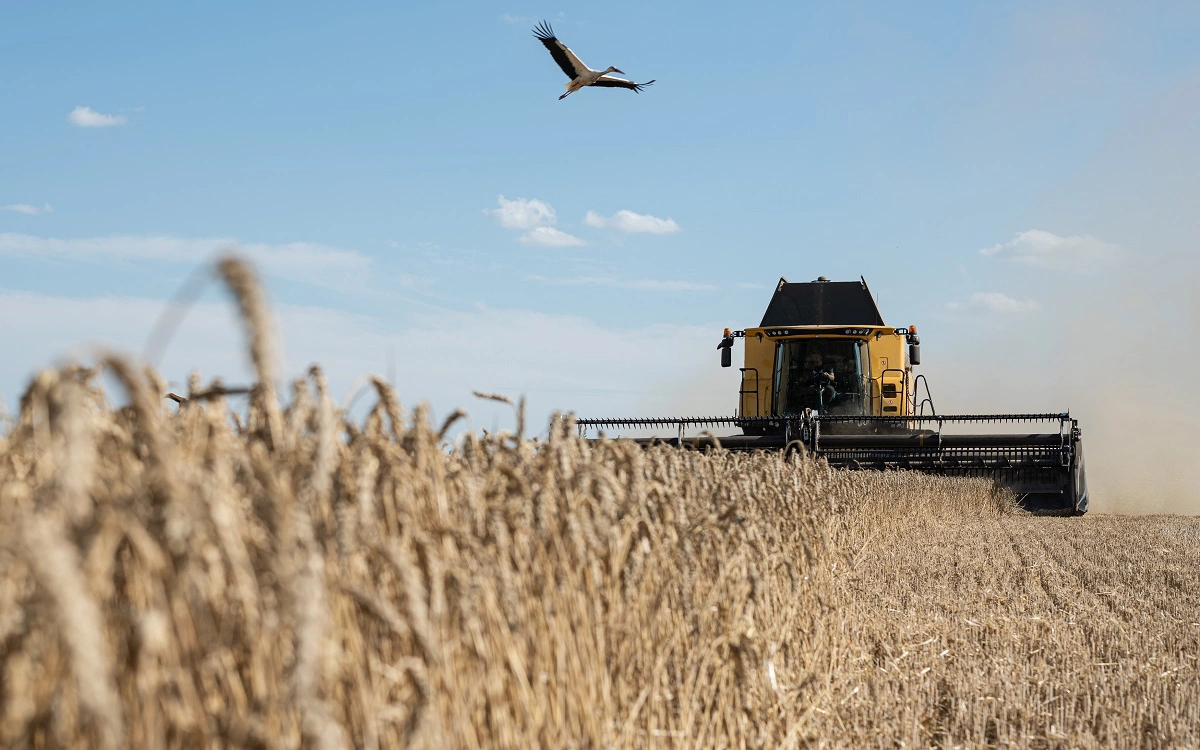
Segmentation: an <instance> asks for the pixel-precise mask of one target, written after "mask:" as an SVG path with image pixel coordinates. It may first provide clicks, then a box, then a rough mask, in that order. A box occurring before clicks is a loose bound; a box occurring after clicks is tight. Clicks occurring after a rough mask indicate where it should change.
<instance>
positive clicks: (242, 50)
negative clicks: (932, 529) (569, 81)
mask: <svg viewBox="0 0 1200 750" xmlns="http://www.w3.org/2000/svg"><path fill="white" fill-rule="evenodd" d="M346 5H347V4H336V5H335V4H314V3H305V4H297V3H256V4H244V3H238V4H234V3H208V4H205V6H204V8H203V11H200V10H197V9H196V8H195V7H190V8H189V7H185V6H181V5H179V4H145V3H142V4H134V3H105V4H95V3H78V2H76V3H57V4H53V5H50V4H44V3H43V4H34V3H23V4H18V3H6V4H5V7H4V19H5V20H4V23H3V24H2V25H0V66H2V67H3V69H4V70H5V71H6V75H5V81H6V94H5V96H4V98H3V103H0V208H3V210H0V320H2V321H3V323H2V325H0V350H2V351H4V352H5V356H4V357H3V359H2V360H0V395H2V398H3V402H4V403H6V404H7V405H8V406H9V408H12V406H13V405H14V403H15V401H16V398H17V396H18V395H19V393H20V392H21V390H23V388H24V385H25V383H26V381H27V379H28V377H29V375H30V374H31V373H32V372H33V371H35V370H36V369H37V368H39V367H41V366H45V365H47V364H50V363H52V362H54V361H58V360H59V359H60V358H62V357H64V356H75V357H85V358H86V356H87V354H88V352H89V351H91V350H90V349H89V348H88V346H89V345H88V344H86V343H81V342H104V343H105V345H108V346H113V347H116V348H118V349H121V350H124V351H129V352H132V353H134V354H140V353H142V352H143V350H144V346H145V338H146V335H147V333H148V331H149V330H150V327H151V326H152V325H153V322H154V320H155V319H156V318H157V316H158V315H159V314H160V313H161V310H162V309H163V308H164V305H165V301H166V300H169V299H170V298H171V297H172V296H173V295H174V294H175V293H176V291H177V290H178V289H179V287H180V285H181V284H182V283H183V280H184V279H185V278H187V276H188V275H189V274H190V273H192V272H193V270H194V269H195V268H196V267H197V266H198V265H199V264H201V263H203V262H205V261H207V260H209V259H211V258H212V257H213V255H214V254H215V253H216V252H217V251H218V250H219V249H220V248H222V247H226V246H229V245H236V246H238V247H240V248H242V250H243V252H244V253H245V254H247V255H249V257H251V258H252V259H254V260H255V261H256V263H257V264H258V266H259V268H260V269H261V270H262V271H263V273H264V275H265V277H266V278H267V281H268V284H269V291H270V295H271V298H272V300H273V301H274V302H275V304H276V314H277V318H278V320H279V323H280V326H281V328H282V330H283V334H284V337H285V342H284V346H285V351H286V369H287V371H288V372H290V373H294V374H298V373H299V372H301V371H302V370H303V368H304V367H306V366H307V364H309V362H312V361H318V362H320V363H322V364H323V365H324V366H325V367H326V369H327V370H329V372H330V375H331V379H332V381H333V383H334V385H335V387H337V388H340V389H341V390H342V391H344V392H348V391H349V390H350V389H351V387H352V385H353V384H354V382H355V378H356V376H358V375H360V374H362V373H364V372H376V373H380V374H390V375H391V376H392V377H393V379H394V381H395V382H396V384H397V386H398V387H399V388H400V391H401V395H402V397H403V398H404V399H405V401H406V402H407V403H409V404H412V403H415V402H416V401H419V400H428V401H430V402H431V403H432V404H433V407H434V410H435V412H437V413H439V414H445V413H447V412H449V411H450V410H452V409H454V408H456V407H458V406H464V405H465V406H467V407H469V408H470V409H471V411H472V413H473V414H474V415H475V417H476V424H477V425H478V426H484V427H488V428H489V429H490V428H493V427H495V426H506V424H505V421H506V419H507V417H505V415H504V414H503V413H502V412H497V411H495V408H494V407H493V406H490V405H487V404H482V403H479V402H477V401H475V400H474V399H472V398H471V396H470V391H471V390H472V389H481V390H489V391H501V392H504V393H508V394H510V395H513V396H516V395H520V394H525V395H527V396H528V397H529V399H530V404H531V410H532V412H533V414H532V417H533V419H534V420H535V422H544V419H545V417H546V416H548V415H549V414H550V413H551V412H552V411H554V410H564V411H567V410H575V411H577V412H579V413H583V414H599V413H603V414H637V413H641V414H644V413H693V414H695V413H727V412H730V411H731V410H732V409H733V405H734V402H735V392H736V382H733V383H731V382H730V376H731V375H734V374H736V371H734V372H733V373H730V372H728V371H722V370H721V369H720V368H719V367H717V354H716V351H715V348H714V347H715V345H716V341H717V339H718V337H719V334H720V330H721V328H723V327H724V326H726V325H729V326H733V327H746V326H751V325H754V324H756V323H757V322H758V319H759V317H760V316H761V312H762V309H763V308H764V307H765V305H766V302H767V299H768V297H769V294H770V288H771V287H772V285H773V284H774V282H775V281H776V279H778V277H780V276H786V277H788V278H789V279H792V280H807V279H811V278H814V277H816V276H817V275H821V274H823V275H826V276H829V277H831V278H834V279H853V278H857V277H858V276H859V275H860V274H861V275H864V276H865V277H866V278H867V280H868V282H869V283H870V285H871V287H872V289H873V290H874V291H875V292H876V293H877V295H878V297H879V302H880V306H881V308H882V309H883V312H884V315H885V318H886V319H887V320H888V321H889V322H894V323H895V324H897V325H907V324H909V323H915V324H916V325H918V327H919V329H920V330H921V333H922V339H923V342H924V347H923V348H924V355H925V361H926V364H925V365H923V368H924V370H925V372H926V374H927V375H928V376H929V377H930V379H931V381H932V384H933V392H934V396H935V399H937V400H939V401H940V402H941V408H942V410H943V411H975V410H980V409H983V408H989V409H990V408H994V409H1004V410H1013V411H1026V410H1043V409H1044V410H1058V409H1062V408H1070V409H1072V411H1073V412H1075V413H1076V414H1079V415H1080V416H1081V417H1082V418H1083V419H1084V420H1085V422H1084V426H1085V430H1088V432H1087V433H1085V434H1096V435H1097V438H1096V440H1095V441H1094V442H1093V443H1092V444H1089V450H1092V448H1091V445H1093V444H1094V445H1096V446H1098V447H1097V448H1096V450H1097V451H1098V452H1100V454H1101V455H1102V456H1104V455H1112V456H1114V457H1115V456H1118V455H1123V454H1122V453H1121V451H1122V450H1124V448H1123V447H1122V444H1121V440H1120V438H1119V436H1120V435H1121V434H1122V429H1123V428H1122V427H1121V426H1120V425H1121V420H1119V419H1117V418H1116V417H1115V416H1114V415H1113V405H1114V404H1116V403H1120V402H1121V401H1122V399H1119V398H1115V397H1114V391H1115V392H1118V393H1140V392H1145V391H1147V390H1149V391H1150V392H1152V393H1153V398H1154V399H1155V401H1156V402H1164V403H1170V404H1172V405H1174V407H1175V408H1174V409H1173V411H1174V412H1175V413H1178V412H1179V410H1180V409H1183V410H1184V411H1185V412H1186V410H1187V409H1191V410H1192V412H1195V407H1194V406H1183V407H1178V404H1180V403H1183V404H1189V403H1192V402H1194V401H1195V399H1194V398H1191V399H1190V400H1189V397H1188V395H1187V391H1186V390H1185V389H1184V388H1183V386H1182V385H1181V383H1182V382H1184V381H1186V379H1187V378H1188V377H1190V378H1192V379H1193V380H1194V378H1195V372H1196V370H1195V366H1196V365H1197V364H1200V362H1198V358H1197V356H1196V355H1195V353H1194V347H1188V346H1180V347H1177V349H1178V351H1179V353H1178V354H1175V355H1172V356H1173V357H1174V359H1173V360H1171V358H1164V357H1163V354H1162V353H1163V352H1164V351H1166V350H1168V349H1169V348H1170V347H1173V346H1176V343H1177V342H1178V340H1179V339H1178V338H1177V337H1178V336H1184V337H1186V336H1190V335H1192V334H1195V333H1198V332H1200V330H1198V329H1200V324H1198V320H1200V309H1198V307H1197V303H1196V302H1195V294H1194V292H1192V291H1191V290H1192V289H1193V288H1194V282H1195V281H1196V280H1197V276H1198V275H1200V274H1197V271H1198V270H1200V268H1198V266H1200V264H1198V263H1197V261H1196V259H1195V247H1196V238H1197V236H1198V231H1200V218H1198V216H1200V212H1197V211H1196V209H1195V207H1196V206H1197V205H1200V190H1197V177H1196V175H1197V174H1200V169H1198V168H1200V137H1198V136H1200V49H1198V48H1197V46H1196V44H1195V40H1196V38H1197V37H1198V34H1200V8H1198V7H1197V6H1196V5H1195V4H1194V3H1183V2H1180V3H1154V4H1135V3H1104V2H1087V3H1084V2H1036V3H1035V2H1028V3H1021V2H1013V3H1003V4H999V3H983V2H976V3H964V2H954V3H950V2H945V3H925V4H902V5H901V4H890V3H889V4H880V3H858V4H853V5H847V4H840V5H835V4H832V3H823V4H817V3H754V4H750V5H746V6H743V7H742V8H739V9H738V10H736V11H734V10H732V6H729V5H728V4H715V3H686V4H685V3H678V2H670V3H668V2H658V3H636V4H635V3H623V2H614V3H606V4H605V5H604V6H603V7H600V6H596V5H580V6H537V5H532V6H530V5H525V6H522V5H507V4H503V3H485V2H462V3H446V4H415V3H408V4H399V3H356V4H353V7H350V8H347V7H344V6H346ZM541 19H546V20H549V21H550V22H551V23H552V24H553V25H554V29H555V31H556V32H557V34H558V36H559V38H560V39H562V40H563V41H564V42H565V43H566V44H567V45H569V46H570V47H571V48H572V49H573V50H574V51H575V52H576V53H577V54H578V55H579V56H580V57H581V58H582V59H583V60H584V61H585V62H587V63H588V64H590V65H591V66H592V67H594V68H603V67H606V66H608V65H610V64H612V65H616V66H617V67H619V68H621V69H622V70H624V71H625V72H626V74H627V75H628V77H630V78H633V79H634V80H637V81H645V80H649V79H656V81H657V82H656V83H655V85H654V86H652V87H650V88H649V89H647V90H646V91H644V92H643V93H641V94H633V93H631V92H628V91H624V90H584V91H581V92H578V93H576V94H573V95H572V96H570V97H568V98H567V99H565V100H563V101H558V99H557V97H558V95H559V94H560V93H562V91H563V88H562V87H563V84H564V83H565V82H566V78H565V77H564V76H563V75H562V73H561V71H559V70H558V69H557V67H556V66H555V65H554V63H553V61H552V60H551V58H550V56H549V54H548V53H547V52H546V51H545V49H544V48H543V47H542V46H541V45H540V44H539V43H538V42H537V41H536V40H535V39H534V38H533V37H532V35H531V33H530V29H531V27H532V26H533V25H534V23H535V22H536V21H538V20H541ZM501 196H503V198H501ZM621 212H624V213H621ZM1164 321H1169V325H1167V326H1165V327H1164V325H1163V323H1164ZM1167 331H1170V333H1168V332H1167ZM1168 360H1169V361H1172V365H1171V367H1170V368H1166V367H1165V366H1164V365H1160V364H1154V365H1143V366H1145V367H1148V369H1149V370H1150V372H1148V373H1147V374H1144V375H1140V376H1136V377H1135V376H1127V375H1126V373H1129V372H1130V368H1129V367H1128V365H1129V364H1131V363H1132V362H1143V363H1145V362H1152V363H1160V362H1164V361H1168ZM157 364H159V366H160V367H161V368H162V369H163V371H164V374H165V375H166V376H167V377H168V378H169V379H170V380H171V381H173V382H181V381H183V380H184V379H185V378H186V375H187V372H188V371H190V370H192V369H198V370H200V371H201V372H202V373H203V374H204V375H206V376H211V375H214V374H223V375H225V377H226V379H227V380H236V379H237V378H238V377H239V375H240V376H244V374H245V372H246V370H245V362H244V355H243V354H242V345H241V339H240V333H239V331H238V329H237V327H236V326H235V325H234V324H233V323H232V321H231V318H230V311H229V309H228V304H227V301H226V300H225V298H224V297H223V295H222V294H221V293H220V292H219V290H217V289H215V288H214V289H211V290H210V291H209V292H208V293H207V294H206V295H205V297H204V298H203V299H202V301H201V302H200V303H199V304H198V305H196V306H195V307H194V308H193V309H192V310H191V312H190V313H189V314H188V316H187V318H186V321H185V323H184V325H183V328H182V329H181V330H180V332H179V333H178V334H177V335H176V336H175V337H174V338H173V339H172V340H171V342H170V344H169V346H168V348H167V350H166V352H165V354H163V355H162V357H161V359H160V360H159V361H158V362H157ZM1186 373H1191V374H1190V375H1188V374H1186ZM1127 377H1128V380H1126V378H1127ZM1147 383H1150V384H1152V387H1149V388H1147V385H1146V384H1147ZM1139 389H1141V390H1140V391H1139ZM1172 419H1174V420H1175V422H1179V423H1180V424H1182V423H1183V422H1184V421H1186V420H1185V419H1184V417H1173V418H1172ZM1175 422H1172V424H1175ZM1171 429H1174V427H1172V428H1171ZM1181 429H1182V428H1181ZM1172 434H1174V433H1172ZM1179 434H1186V433H1184V432H1180V433H1179ZM1106 435H1107V436H1111V439H1109V438H1106V437H1105V436H1106ZM1180 440H1183V441H1185V442H1186V441H1187V440H1190V441H1191V443H1190V445H1191V446H1193V447H1194V446H1195V439H1194V438H1186V437H1185V438H1180V439H1179V440H1176V439H1172V440H1171V441H1170V445H1171V446H1178V444H1179V443H1180ZM1105 446H1108V447H1105ZM1160 447H1162V448H1163V450H1166V449H1167V448H1170V446H1160ZM1171 449H1174V448H1171ZM1106 452H1107V453H1106ZM1162 452H1163V451H1162V450H1159V451H1157V453H1162ZM1130 481H1131V482H1133V480H1130ZM1147 481H1150V480H1148V479H1147V478H1146V477H1145V476H1140V475H1139V477H1138V478H1137V480H1136V482H1133V483H1134V484H1137V483H1138V482H1140V483H1141V484H1145V483H1146V482H1147ZM1182 482H1183V480H1180V481H1179V482H1177V484H1179V485H1180V486H1182ZM1127 484H1128V482H1127ZM1112 486H1114V487H1115V486H1116V480H1115V479H1114V481H1113V483H1112ZM1164 491H1165V490H1164ZM1171 491H1172V492H1176V493H1178V492H1183V491H1184V490H1180V489H1178V488H1176V489H1174V490H1171ZM1198 506H1200V503H1198Z"/></svg>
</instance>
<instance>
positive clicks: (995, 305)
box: [946, 292, 1041, 313]
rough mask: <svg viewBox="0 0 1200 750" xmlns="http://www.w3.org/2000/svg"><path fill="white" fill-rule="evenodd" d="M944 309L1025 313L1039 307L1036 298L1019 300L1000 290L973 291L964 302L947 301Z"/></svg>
mask: <svg viewBox="0 0 1200 750" xmlns="http://www.w3.org/2000/svg"><path fill="white" fill-rule="evenodd" d="M946 309H948V310H954V311H960V312H961V311H969V310H984V311H986V312H992V313H1026V312H1033V311H1034V310H1039V309H1041V305H1039V304H1038V303H1037V300H1031V299H1029V300H1019V299H1013V298H1012V297H1009V296H1008V295H1007V294H1004V293H1002V292H975V293H974V294H972V295H971V299H969V300H967V301H966V302H949V303H947V304H946Z"/></svg>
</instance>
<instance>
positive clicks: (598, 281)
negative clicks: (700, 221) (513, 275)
mask: <svg viewBox="0 0 1200 750" xmlns="http://www.w3.org/2000/svg"><path fill="white" fill-rule="evenodd" d="M529 278H530V280H531V281H540V282H542V283H543V284H552V285H555V286H603V287H609V288H611V289H630V290H633V291H639V292H643V291H644V292H711V291H714V290H715V289H716V288H717V287H716V286H714V285H712V284H704V283H698V282H694V281H674V280H665V279H614V278H612V277H608V276H572V277H569V278H547V277H545V276H530V277H529Z"/></svg>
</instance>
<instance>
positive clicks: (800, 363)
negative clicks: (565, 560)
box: [576, 277, 1088, 514]
mask: <svg viewBox="0 0 1200 750" xmlns="http://www.w3.org/2000/svg"><path fill="white" fill-rule="evenodd" d="M739 338H740V339H743V341H744V342H745V346H744V349H745V362H744V366H743V367H741V368H739V370H740V371H741V374H742V377H741V385H740V387H739V389H738V409H737V414H736V415H735V416H730V417H664V418H618V419H578V420H577V421H576V423H577V424H578V425H579V428H580V430H581V432H585V431H586V430H587V428H599V429H605V430H618V431H622V430H631V429H638V430H645V429H647V428H667V429H670V430H671V433H673V434H670V433H668V434H667V435H664V436H662V437H657V436H655V437H638V438H633V439H634V440H636V441H637V442H639V443H655V442H656V443H666V444H670V445H683V446H686V447H694V448H706V447H714V446H715V445H716V444H717V443H719V444H720V446H721V447H722V448H726V449H728V450H795V449H799V447H800V446H803V448H804V449H806V450H808V451H809V452H811V453H812V454H813V455H815V456H817V457H820V458H824V459H826V460H827V461H829V463H830V464H831V465H833V466H838V467H844V468H848V469H879V470H886V469H909V470H914V471H921V472H926V473H930V474H942V475H948V476H974V477H986V478H990V479H992V480H993V481H994V482H995V483H996V484H998V485H1001V486H1004V487H1008V488H1009V489H1011V490H1012V491H1013V492H1014V493H1015V494H1016V495H1017V497H1018V498H1019V500H1020V502H1021V504H1022V505H1024V506H1025V507H1027V508H1029V509H1030V510H1037V511H1053V512H1060V513H1073V514H1082V513H1084V512H1086V511H1087V508H1088V492H1087V482H1086V479H1085V475H1084V464H1083V447H1082V443H1081V440H1080V431H1079V423H1078V420H1075V419H1073V418H1072V417H1071V416H1070V414H1068V413H1066V412H1061V413H1046V414H966V415H963V414H955V415H939V414H937V412H936V410H935V409H934V405H933V398H932V396H931V395H930V392H929V384H928V382H927V381H926V379H925V376H924V375H915V376H914V374H913V371H912V368H913V366H914V365H919V364H920V362H921V343H920V339H919V338H918V337H917V330H916V327H915V326H910V327H908V328H894V327H891V326H888V325H886V324H885V323H884V322H883V316H882V315H881V314H880V312H879V308H878V307H877V306H876V304H875V300H874V297H872V295H871V291H870V289H868V288H867V282H866V280H865V279H861V278H860V280H859V281H847V282H833V281H829V280H827V279H826V278H825V277H820V278H818V279H817V280H815V281H811V282H808V283H798V284H796V283H789V282H788V281H787V280H785V279H780V280H779V284H778V285H777V286H776V288H775V294H774V295H773V296H772V297H771V302H770V304H769V305H768V306H767V310H766V312H765V313H764V315H763V319H762V322H761V323H760V324H759V326H758V327H757V328H747V329H745V330H740V331H732V330H730V329H725V333H724V335H723V336H722V338H721V341H720V343H719V344H718V345H717V349H719V350H720V352H721V366H722V367H731V366H732V359H733V354H732V352H733V346H734V342H735V341H736V340H737V339H739ZM981 424H987V425H998V426H1001V425H1007V426H1009V429H1012V428H1014V427H1015V428H1016V429H1017V431H1016V432H1010V431H1006V430H1005V429H1004V428H1003V427H1001V428H998V429H994V430H993V431H990V432H987V433H977V432H973V431H971V428H972V427H974V426H976V425H981ZM707 427H736V428H740V429H741V431H742V434H740V435H728V436H724V437H720V438H713V437H711V436H708V435H701V436H695V437H687V435H686V432H687V429H688V428H693V429H694V428H707ZM1035 428H1036V430H1037V431H1032V430H1033V429H1035Z"/></svg>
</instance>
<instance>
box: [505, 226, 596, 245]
mask: <svg viewBox="0 0 1200 750" xmlns="http://www.w3.org/2000/svg"><path fill="white" fill-rule="evenodd" d="M519 241H520V242H523V243H525V244H526V245H540V246H541V247H579V246H580V245H585V244H587V243H585V242H584V241H583V240H581V239H579V238H578V237H576V236H575V235H573V234H567V233H566V232H560V231H559V230H557V229H555V228H554V227H534V228H533V229H531V230H529V231H528V232H526V233H525V234H523V235H521V236H520V238H519Z"/></svg>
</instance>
